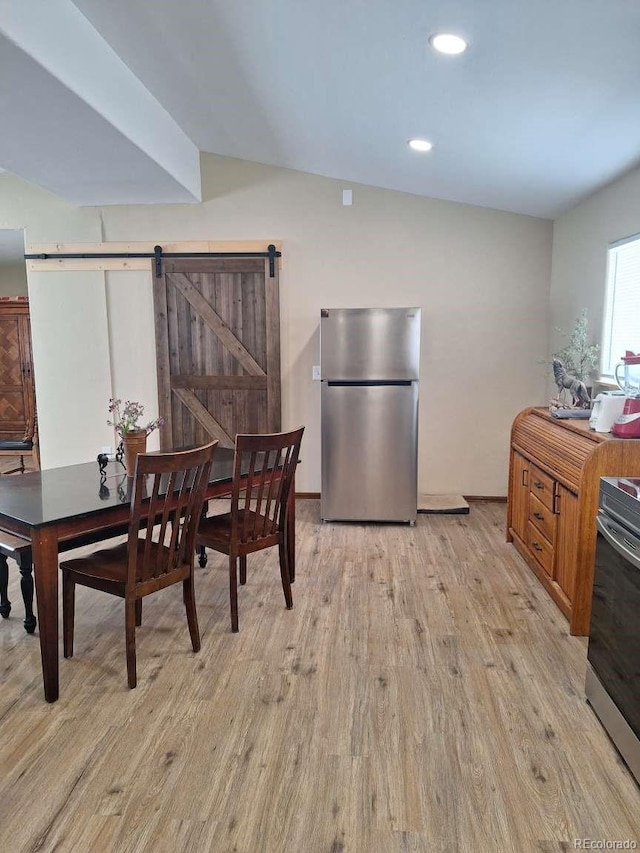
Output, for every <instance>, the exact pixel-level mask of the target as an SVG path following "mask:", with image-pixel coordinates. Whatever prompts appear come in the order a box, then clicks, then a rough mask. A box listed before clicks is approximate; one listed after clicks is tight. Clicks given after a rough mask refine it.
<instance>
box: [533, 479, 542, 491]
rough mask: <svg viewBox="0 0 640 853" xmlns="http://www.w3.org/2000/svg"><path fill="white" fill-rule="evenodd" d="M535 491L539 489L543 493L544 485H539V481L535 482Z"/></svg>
mask: <svg viewBox="0 0 640 853" xmlns="http://www.w3.org/2000/svg"><path fill="white" fill-rule="evenodd" d="M533 485H534V486H535V487H536V489H540V491H544V483H541V482H540V480H536V481H535V483H534V484H533Z"/></svg>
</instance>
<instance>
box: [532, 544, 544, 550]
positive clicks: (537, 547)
mask: <svg viewBox="0 0 640 853" xmlns="http://www.w3.org/2000/svg"><path fill="white" fill-rule="evenodd" d="M531 544H532V545H533V547H534V548H535V549H536V551H542V546H541V545H539V544H538V543H537V542H532V543H531Z"/></svg>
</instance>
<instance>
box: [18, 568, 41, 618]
mask: <svg viewBox="0 0 640 853" xmlns="http://www.w3.org/2000/svg"><path fill="white" fill-rule="evenodd" d="M20 592H21V593H22V600H23V601H24V623H23V624H24V630H25V631H26V632H27V634H33V632H34V631H35V630H36V625H37V624H38V623H37V621H36V617H35V616H34V615H33V571H32V562H31V556H28V557H27V556H25V555H24V554H23V555H22V556H21V557H20Z"/></svg>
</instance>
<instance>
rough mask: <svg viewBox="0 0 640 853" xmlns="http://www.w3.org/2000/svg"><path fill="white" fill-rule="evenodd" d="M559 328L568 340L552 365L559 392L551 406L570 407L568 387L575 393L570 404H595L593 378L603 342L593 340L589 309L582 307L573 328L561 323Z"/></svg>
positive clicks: (554, 356) (556, 328) (585, 407)
mask: <svg viewBox="0 0 640 853" xmlns="http://www.w3.org/2000/svg"><path fill="white" fill-rule="evenodd" d="M555 331H556V332H559V333H560V334H561V335H562V336H563V337H564V338H565V339H567V342H566V344H565V345H564V347H562V349H560V350H558V352H556V353H554V354H553V357H552V361H551V366H552V369H553V378H554V381H555V383H556V386H557V388H558V394H557V397H556V398H555V399H554V400H551V403H550V406H549V408H550V409H551V411H552V412H553V411H555V410H557V409H560V408H564V407H566V406H567V401H566V400H565V399H564V398H565V396H566V394H565V392H566V391H568V392H569V394H570V395H571V399H570V401H568V404H569V406H570V407H572V408H575V409H587V408H589V406H590V404H591V389H590V387H589V386H590V379H591V377H592V375H593V373H594V371H595V369H596V367H597V366H598V357H599V353H600V346H599V344H594V343H590V341H589V319H588V316H587V309H586V308H584V309H583V310H582V311H581V313H580V316H579V317H578V319H577V320H576V323H575V326H574V327H573V331H572V332H566V331H565V330H564V329H560V328H558V327H557V326H556V327H555ZM548 363H549V362H545V364H548Z"/></svg>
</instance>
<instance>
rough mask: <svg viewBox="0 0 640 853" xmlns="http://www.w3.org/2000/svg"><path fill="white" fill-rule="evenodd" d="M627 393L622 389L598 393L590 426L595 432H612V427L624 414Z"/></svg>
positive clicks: (592, 410) (590, 418)
mask: <svg viewBox="0 0 640 853" xmlns="http://www.w3.org/2000/svg"><path fill="white" fill-rule="evenodd" d="M625 400H626V397H625V395H624V394H623V392H622V391H607V392H603V393H602V394H598V395H597V396H596V398H595V400H594V401H593V407H592V409H591V416H590V417H589V426H590V427H591V429H592V430H594V431H595V432H611V427H612V426H613V424H614V423H615V421H616V420H617V419H618V418H619V417H620V415H621V414H622V410H623V408H624V401H625Z"/></svg>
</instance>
